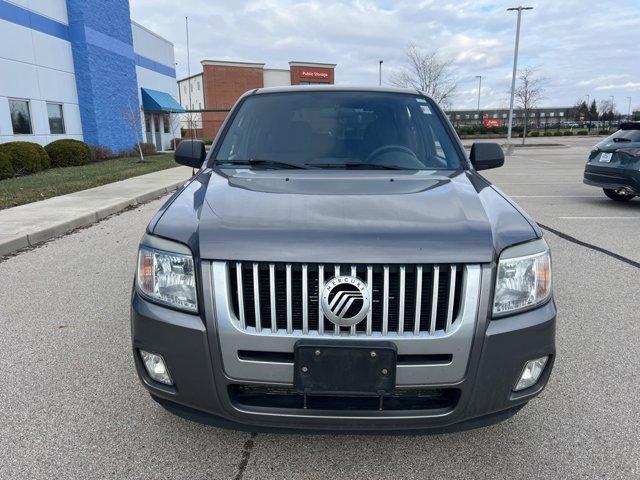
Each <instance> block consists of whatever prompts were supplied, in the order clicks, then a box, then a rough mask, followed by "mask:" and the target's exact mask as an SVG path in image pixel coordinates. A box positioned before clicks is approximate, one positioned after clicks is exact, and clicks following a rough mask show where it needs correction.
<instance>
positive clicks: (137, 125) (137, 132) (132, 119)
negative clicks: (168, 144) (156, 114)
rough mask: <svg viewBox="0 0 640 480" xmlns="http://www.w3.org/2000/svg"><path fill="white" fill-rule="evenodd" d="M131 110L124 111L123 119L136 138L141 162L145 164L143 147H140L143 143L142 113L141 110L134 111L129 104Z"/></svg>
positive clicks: (124, 109)
mask: <svg viewBox="0 0 640 480" xmlns="http://www.w3.org/2000/svg"><path fill="white" fill-rule="evenodd" d="M128 106H129V109H126V108H123V109H122V118H123V119H124V121H125V123H126V124H127V125H128V126H129V128H131V131H132V133H133V135H134V136H135V137H136V146H137V147H138V153H139V154H140V161H141V162H144V161H145V160H144V155H143V154H142V146H141V145H140V144H141V143H143V142H142V140H143V139H142V138H141V137H142V127H141V120H140V112H141V110H139V109H134V108H133V107H132V106H131V103H129V105H128Z"/></svg>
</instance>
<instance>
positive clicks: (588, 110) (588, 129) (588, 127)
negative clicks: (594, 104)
mask: <svg viewBox="0 0 640 480" xmlns="http://www.w3.org/2000/svg"><path fill="white" fill-rule="evenodd" d="M585 97H587V122H588V123H587V132H589V131H591V108H590V107H591V106H590V105H589V100H590V99H591V95H590V94H588V93H587V94H586V95H585Z"/></svg>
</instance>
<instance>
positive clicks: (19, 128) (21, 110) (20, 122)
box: [9, 100, 33, 135]
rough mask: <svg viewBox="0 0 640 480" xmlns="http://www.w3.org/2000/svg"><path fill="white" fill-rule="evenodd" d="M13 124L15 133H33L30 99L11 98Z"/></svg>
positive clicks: (10, 106) (10, 107)
mask: <svg viewBox="0 0 640 480" xmlns="http://www.w3.org/2000/svg"><path fill="white" fill-rule="evenodd" d="M9 112H10V113H11V126H12V127H13V134H14V135H31V134H32V133H33V130H32V129H31V114H30V112H29V101H28V100H9Z"/></svg>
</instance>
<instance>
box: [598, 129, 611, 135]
mask: <svg viewBox="0 0 640 480" xmlns="http://www.w3.org/2000/svg"><path fill="white" fill-rule="evenodd" d="M598 135H609V130H598Z"/></svg>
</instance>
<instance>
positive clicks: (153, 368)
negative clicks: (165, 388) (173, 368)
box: [140, 350, 173, 385]
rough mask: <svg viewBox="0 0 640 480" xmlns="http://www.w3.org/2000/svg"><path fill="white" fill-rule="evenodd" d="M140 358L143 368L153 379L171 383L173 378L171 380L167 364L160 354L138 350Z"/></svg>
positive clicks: (167, 383) (166, 383)
mask: <svg viewBox="0 0 640 480" xmlns="http://www.w3.org/2000/svg"><path fill="white" fill-rule="evenodd" d="M140 358H142V362H143V363H144V368H145V369H146V370H147V373H148V374H149V376H150V377H151V378H152V379H153V380H155V381H156V382H160V383H164V384H165V385H173V380H171V376H170V375H169V370H167V365H166V364H165V362H164V358H162V355H158V354H155V353H151V352H147V351H145V350H140Z"/></svg>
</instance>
